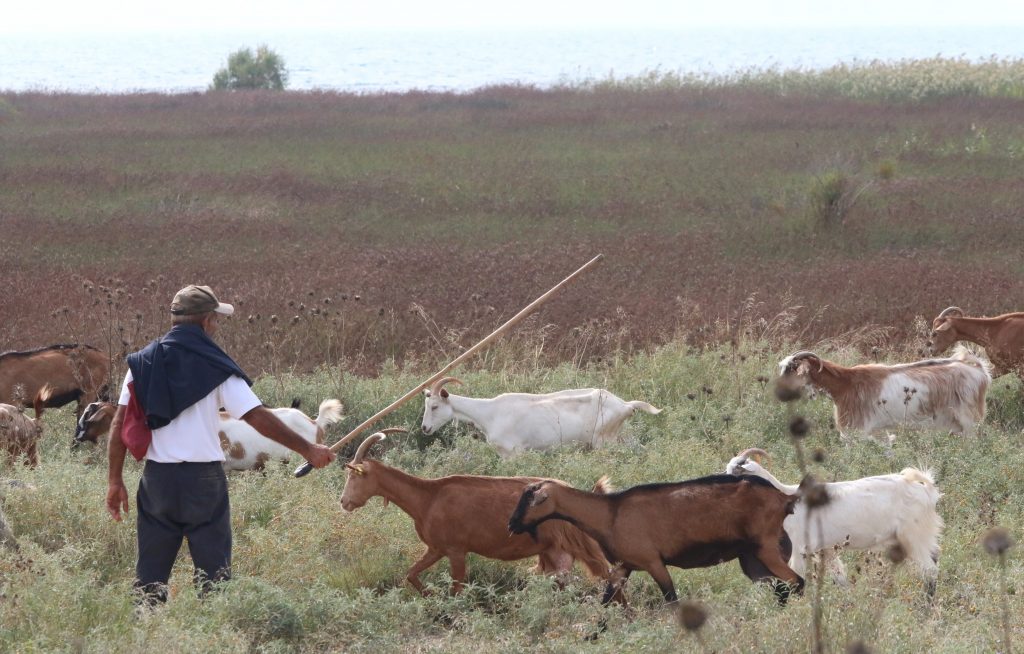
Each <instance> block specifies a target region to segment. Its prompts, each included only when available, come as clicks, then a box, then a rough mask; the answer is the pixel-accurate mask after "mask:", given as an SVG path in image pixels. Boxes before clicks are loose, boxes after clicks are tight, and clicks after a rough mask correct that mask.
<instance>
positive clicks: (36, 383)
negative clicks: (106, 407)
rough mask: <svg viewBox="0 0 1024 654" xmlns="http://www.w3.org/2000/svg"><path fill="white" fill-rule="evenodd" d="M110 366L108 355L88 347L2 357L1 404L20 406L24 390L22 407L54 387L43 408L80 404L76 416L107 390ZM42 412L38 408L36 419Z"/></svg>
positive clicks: (55, 347) (58, 347) (63, 347)
mask: <svg viewBox="0 0 1024 654" xmlns="http://www.w3.org/2000/svg"><path fill="white" fill-rule="evenodd" d="M109 377H110V363H109V361H108V360H107V355H106V354H104V353H102V352H100V351H99V350H97V349H96V348H94V347H90V346H88V345H75V344H71V345H50V346H48V347H42V348H39V349H36V350H27V351H24V352H4V353H3V354H0V402H4V403H8V404H16V403H17V400H18V398H16V397H15V395H16V393H17V391H16V389H18V388H19V387H20V389H21V393H22V394H23V395H22V397H21V403H22V404H24V403H26V402H27V401H28V400H29V399H30V398H35V397H36V396H37V394H38V393H39V391H40V390H41V389H42V388H43V386H45V385H47V384H49V385H50V386H51V387H52V389H53V390H52V392H51V393H50V395H49V397H48V399H47V400H46V402H45V404H44V405H43V407H42V408H52V407H61V406H64V405H65V404H68V403H70V402H75V401H77V402H78V407H77V409H76V411H75V415H76V416H81V415H82V409H83V408H84V407H85V405H86V404H89V403H90V402H94V401H96V399H97V398H98V397H99V396H100V395H101V394H103V393H105V391H106V388H107V381H108V379H109ZM40 410H41V408H40V407H39V406H38V405H37V407H36V418H38V417H39V412H40Z"/></svg>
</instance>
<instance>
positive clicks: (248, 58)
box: [210, 45, 288, 91]
mask: <svg viewBox="0 0 1024 654" xmlns="http://www.w3.org/2000/svg"><path fill="white" fill-rule="evenodd" d="M287 84H288V71H287V70H285V67H284V59H283V58H282V57H281V55H279V54H277V53H276V52H274V51H273V50H271V49H270V48H268V47H267V46H266V45H261V46H259V47H258V48H256V52H255V54H254V53H253V51H252V50H251V49H249V48H242V49H240V50H236V51H235V52H232V53H231V54H230V55H228V63H227V65H226V66H225V67H224V68H221V69H220V70H218V71H217V74H216V75H214V76H213V83H212V84H211V85H210V89H211V90H213V91H235V90H238V89H267V90H270V91H282V90H284V87H285V86H286V85H287Z"/></svg>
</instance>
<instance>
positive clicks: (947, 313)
mask: <svg viewBox="0 0 1024 654" xmlns="http://www.w3.org/2000/svg"><path fill="white" fill-rule="evenodd" d="M953 314H956V315H958V316H962V315H964V310H963V309H961V308H960V307H946V308H945V309H943V310H942V313H940V314H939V315H938V316H936V317H935V319H936V320H938V319H939V318H948V317H950V316H952V315H953Z"/></svg>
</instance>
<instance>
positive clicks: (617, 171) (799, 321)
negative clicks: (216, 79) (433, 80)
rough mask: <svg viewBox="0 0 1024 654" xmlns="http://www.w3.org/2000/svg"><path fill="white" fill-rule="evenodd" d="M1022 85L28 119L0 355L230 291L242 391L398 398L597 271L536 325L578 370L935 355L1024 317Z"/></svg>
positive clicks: (786, 75)
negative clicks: (936, 341)
mask: <svg viewBox="0 0 1024 654" xmlns="http://www.w3.org/2000/svg"><path fill="white" fill-rule="evenodd" d="M1022 66H1024V64H1022V63H1021V62H1019V61H1015V60H1002V61H1000V60H993V61H989V62H982V63H968V62H964V61H959V60H949V59H935V60H928V61H914V62H903V63H901V64H865V65H861V66H858V67H845V66H844V67H837V68H834V69H829V70H825V71H820V72H799V71H797V72H792V71H791V72H785V71H772V70H766V71H765V70H763V71H749V72H748V73H745V74H736V75H735V76H733V77H713V78H704V77H678V76H674V75H662V74H657V73H652V74H651V75H649V76H646V77H640V78H629V79H622V80H615V79H608V80H604V81H593V82H590V83H582V84H578V85H576V86H573V87H565V88H561V89H556V90H548V91H540V90H536V89H532V88H529V87H492V88H485V89H482V90H479V91H476V92H473V93H466V94H447V93H417V92H409V93H403V94H380V95H366V96H360V95H346V94H334V93H316V92H313V93H284V94H268V93H255V92H254V93H243V92H237V93H231V94H193V95H177V96H167V95H158V94H138V95H117V96H115V95H111V96H104V95H59V94H53V95H51V94H33V93H16V94H14V93H9V94H4V95H3V96H0V142H2V144H3V153H2V156H0V220H2V225H3V228H4V238H3V239H2V240H0V290H3V292H2V293H0V315H3V317H4V319H3V321H2V325H0V350H7V349H18V348H28V347H33V346H37V345H39V344H43V343H50V342H55V341H66V340H69V339H73V340H78V339H81V340H85V341H88V342H94V341H99V340H103V341H106V340H115V341H117V340H121V338H122V337H124V334H123V333H122V334H119V335H117V336H118V338H115V339H111V338H110V333H109V332H110V324H109V323H110V321H109V320H108V319H106V318H105V317H104V310H105V309H106V308H107V300H108V299H110V300H112V306H113V304H116V306H117V311H116V314H117V315H118V317H119V318H120V319H122V320H124V321H126V323H133V324H126V325H125V327H126V330H125V332H127V333H128V334H129V335H134V334H136V333H138V335H139V337H140V338H141V339H143V340H146V339H148V338H151V337H152V336H154V335H155V334H157V333H158V332H159V331H160V330H161V329H162V327H163V325H164V322H165V318H166V315H165V314H164V312H163V309H164V308H165V305H166V298H169V297H170V296H171V295H173V293H174V292H175V291H176V290H177V289H178V288H181V287H182V286H184V285H185V284H187V283H192V282H195V281H202V282H207V283H210V284H211V285H213V286H214V288H215V289H216V290H217V291H218V293H220V294H221V295H222V296H223V297H224V298H226V299H228V300H230V301H234V302H236V303H237V304H238V306H239V309H240V311H239V314H238V315H237V316H236V318H234V320H236V321H243V322H249V323H250V324H246V325H244V326H239V328H237V329H232V330H227V331H228V332H229V333H230V336H227V338H229V339H231V340H229V341H228V344H229V345H230V349H231V350H232V352H233V353H235V354H236V356H238V357H239V358H240V359H241V361H242V362H243V364H244V365H246V366H248V367H250V368H253V369H261V370H271V369H275V370H276V369H279V368H280V367H282V366H284V367H287V368H288V369H294V370H298V371H306V370H310V369H312V368H314V367H315V366H316V365H318V364H322V363H341V364H342V365H344V366H346V367H347V368H349V369H353V370H357V371H359V372H361V373H373V372H376V371H378V370H379V369H380V365H381V364H382V363H384V362H385V361H387V360H389V359H394V360H395V361H397V362H399V363H401V362H403V361H405V360H406V359H407V358H409V357H421V356H423V355H427V356H436V357H438V358H444V357H446V356H448V355H450V354H451V353H452V352H454V351H456V350H457V348H458V347H459V346H463V347H465V346H468V344H471V342H474V338H475V337H478V336H480V335H482V334H484V333H487V332H488V331H489V330H490V328H491V327H492V326H493V325H495V324H498V323H499V321H500V320H501V319H502V318H504V317H508V316H509V315H511V313H512V312H514V311H515V310H517V309H518V308H519V307H520V306H522V305H524V304H525V303H526V302H528V301H529V300H530V299H532V298H533V297H535V295H536V294H537V293H538V292H539V291H540V290H542V289H544V288H547V287H548V286H549V285H550V283H551V281H552V280H556V279H561V277H562V276H564V274H567V273H568V271H570V270H572V269H574V268H575V267H576V266H577V265H579V263H581V262H582V261H584V260H586V259H589V258H590V256H592V254H593V253H595V252H599V251H600V252H604V253H605V254H606V255H607V256H608V259H607V261H606V262H605V263H604V264H603V265H602V266H601V269H600V270H597V271H595V272H594V273H593V274H590V275H588V276H587V277H586V278H585V279H583V280H581V281H580V282H579V283H578V284H576V285H575V286H574V287H573V288H572V289H570V291H569V292H568V293H566V294H565V295H564V296H563V297H562V298H561V299H560V300H559V302H556V303H552V304H550V305H549V306H548V307H546V308H545V309H544V311H543V312H542V313H541V314H540V315H539V316H538V318H537V319H536V320H535V323H534V324H533V325H532V326H531V327H532V330H531V331H532V332H533V334H532V336H537V335H539V336H540V337H542V340H543V341H544V344H545V348H544V351H545V353H547V354H548V355H550V357H551V360H565V359H570V358H581V357H582V358H585V359H589V358H592V357H598V356H604V355H607V354H608V353H610V352H613V351H618V350H626V351H636V350H643V349H644V348H646V347H648V346H651V345H657V344H660V343H665V342H668V341H670V340H672V339H674V338H676V337H678V336H679V335H680V334H683V335H684V336H685V338H687V339H688V340H690V341H692V342H700V341H701V340H702V339H703V337H704V334H705V333H706V332H707V328H708V327H710V326H712V325H714V324H715V323H716V322H725V323H731V324H736V323H737V322H738V317H739V314H740V313H741V312H742V313H743V314H744V315H748V316H754V317H755V318H763V319H764V320H765V321H766V322H765V323H763V325H764V327H765V328H770V325H769V324H768V323H769V321H771V320H772V319H773V318H774V317H775V316H776V315H777V314H778V313H779V312H780V311H782V310H783V309H792V308H794V307H800V309H799V310H798V311H796V312H795V315H794V324H795V325H796V326H798V329H799V332H798V333H800V334H801V335H802V338H804V339H805V340H807V341H809V342H813V341H816V340H818V339H821V338H825V337H834V336H836V335H837V334H841V333H844V332H847V331H850V330H863V329H865V328H866V327H881V328H883V329H884V337H885V342H893V341H898V342H902V343H908V342H910V340H911V339H913V338H915V337H917V336H919V334H918V333H917V332H915V326H914V318H915V317H917V316H923V317H925V318H927V319H928V320H930V319H931V317H932V316H934V315H935V314H936V313H937V312H938V311H940V310H941V309H942V308H944V307H946V306H948V305H950V304H958V305H960V306H962V307H963V308H964V309H966V310H967V311H969V312H977V313H982V314H988V315H994V314H998V313H1001V312H1005V311H1010V310H1016V309H1019V308H1020V306H1021V295H1022V287H1021V280H1022V277H1024V267H1022V264H1021V258H1020V251H1021V245H1022V243H1024V240H1022V238H1021V233H1022V231H1021V227H1022V222H1024V220H1022V216H1021V210H1020V207H1021V206H1022V194H1024V184H1022V183H1021V180H1022V176H1024V126H1022V125H1021V123H1020V120H1019V116H1020V110H1021V96H1022V89H1024V82H1022V81H1021V80H1022V79H1024V77H1022V75H1024V72H1022ZM90 289H91V290H90ZM108 291H109V292H110V295H108ZM65 308H66V309H67V310H68V313H67V315H66V316H64V315H62V314H61V310H62V309H65ZM136 315H138V318H137V319H136ZM274 316H276V320H277V323H272V322H271V320H272V317H274ZM136 320H138V321H141V325H136V324H134V323H135V322H136ZM293 321H295V322H296V323H301V324H302V325H305V326H306V327H307V328H306V329H303V330H298V331H296V330H291V332H290V333H292V334H293V335H292V336H291V337H288V338H285V337H283V336H282V335H281V334H279V333H278V332H277V331H276V330H278V329H281V328H282V326H286V325H290V324H291V323H292V322H293ZM576 329H578V330H582V331H583V332H584V337H582V338H581V337H580V334H579V333H578V332H574V331H573V330H576ZM299 334H302V336H301V337H300V336H299ZM125 340H132V339H128V338H126V339H125ZM135 344H136V343H134V341H133V342H132V343H131V345H133V346H134V345H135Z"/></svg>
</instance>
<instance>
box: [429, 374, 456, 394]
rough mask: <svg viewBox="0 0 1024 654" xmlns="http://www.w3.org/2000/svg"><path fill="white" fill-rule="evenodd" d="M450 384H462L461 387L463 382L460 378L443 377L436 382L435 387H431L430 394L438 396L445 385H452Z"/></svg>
mask: <svg viewBox="0 0 1024 654" xmlns="http://www.w3.org/2000/svg"><path fill="white" fill-rule="evenodd" d="M450 383H455V384H460V385H461V384H462V380H461V379H459V378H458V377H442V378H441V379H438V380H437V381H436V382H434V385H433V386H431V387H430V394H431V395H437V394H438V393H440V392H441V388H442V387H443V386H444V385H445V384H450Z"/></svg>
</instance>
